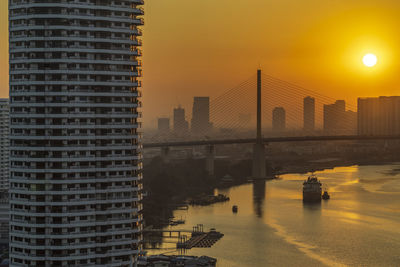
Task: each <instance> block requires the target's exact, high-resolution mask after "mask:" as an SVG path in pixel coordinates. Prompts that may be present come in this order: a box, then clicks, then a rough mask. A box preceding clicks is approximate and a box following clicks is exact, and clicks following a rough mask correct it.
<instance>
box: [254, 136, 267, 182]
mask: <svg viewBox="0 0 400 267" xmlns="http://www.w3.org/2000/svg"><path fill="white" fill-rule="evenodd" d="M252 176H253V178H255V179H263V178H265V177H266V164H265V146H264V144H254V146H253V173H252Z"/></svg>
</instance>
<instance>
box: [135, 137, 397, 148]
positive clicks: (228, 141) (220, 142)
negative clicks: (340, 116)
mask: <svg viewBox="0 0 400 267" xmlns="http://www.w3.org/2000/svg"><path fill="white" fill-rule="evenodd" d="M393 139H400V135H375V136H369V135H368V136H363V135H332V136H293V137H266V138H263V142H264V143H279V142H311V141H357V140H359V141H363V140H393ZM254 143H256V138H245V139H225V140H224V139H221V140H197V141H179V142H159V143H144V144H143V147H144V148H156V147H185V146H186V147H189V146H205V145H228V144H254Z"/></svg>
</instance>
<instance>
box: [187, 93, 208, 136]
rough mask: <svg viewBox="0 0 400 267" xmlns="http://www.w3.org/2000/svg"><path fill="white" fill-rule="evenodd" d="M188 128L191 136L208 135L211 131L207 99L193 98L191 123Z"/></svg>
mask: <svg viewBox="0 0 400 267" xmlns="http://www.w3.org/2000/svg"><path fill="white" fill-rule="evenodd" d="M190 126H191V129H192V133H193V134H200V135H201V134H208V133H209V132H210V131H211V128H212V124H211V123H210V98H209V97H200V96H196V97H194V99H193V111H192V123H191V125H190Z"/></svg>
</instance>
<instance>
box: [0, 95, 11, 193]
mask: <svg viewBox="0 0 400 267" xmlns="http://www.w3.org/2000/svg"><path fill="white" fill-rule="evenodd" d="M9 122H10V106H9V101H8V98H1V99H0V191H1V190H8V186H9V181H8V180H9V161H10V158H9V145H10V131H9Z"/></svg>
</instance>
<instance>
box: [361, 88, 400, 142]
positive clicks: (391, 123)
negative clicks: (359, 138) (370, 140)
mask: <svg viewBox="0 0 400 267" xmlns="http://www.w3.org/2000/svg"><path fill="white" fill-rule="evenodd" d="M357 113H358V134H359V135H394V134H400V96H381V97H369V98H359V99H358V112H357Z"/></svg>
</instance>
